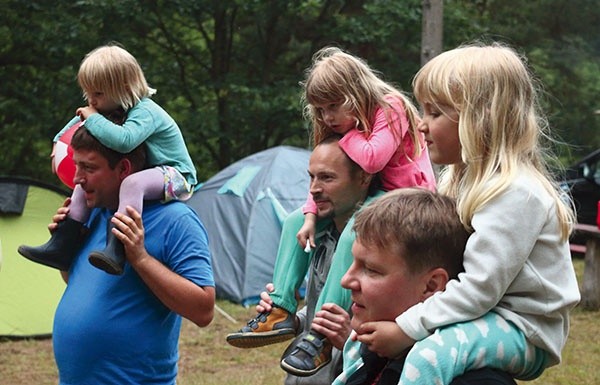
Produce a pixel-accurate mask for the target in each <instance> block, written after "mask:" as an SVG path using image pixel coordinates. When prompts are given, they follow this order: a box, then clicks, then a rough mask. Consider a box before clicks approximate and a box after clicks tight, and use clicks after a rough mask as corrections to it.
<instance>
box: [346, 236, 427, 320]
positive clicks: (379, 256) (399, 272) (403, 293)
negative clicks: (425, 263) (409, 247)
mask: <svg viewBox="0 0 600 385" xmlns="http://www.w3.org/2000/svg"><path fill="white" fill-rule="evenodd" d="M352 255H353V256H354V261H353V262H352V265H351V266H350V268H349V269H348V271H347V272H346V274H345V275H344V276H343V277H342V281H341V284H342V286H343V287H344V288H346V289H349V290H350V291H351V292H352V320H351V321H350V326H351V327H352V329H354V330H357V329H358V327H359V326H360V325H361V324H363V323H365V322H370V321H393V320H394V319H395V318H396V317H397V316H398V315H399V314H402V313H403V312H404V311H406V310H407V309H408V308H409V307H411V306H413V305H415V304H416V303H418V302H421V301H422V300H423V299H424V297H423V296H422V295H421V293H422V292H423V289H424V287H423V280H422V277H423V274H414V273H411V272H410V271H409V269H408V267H407V266H406V263H405V261H404V258H402V257H401V256H399V255H394V254H392V253H391V252H389V251H387V250H379V249H377V248H376V247H372V246H371V245H365V244H363V243H361V241H360V238H356V240H355V241H354V244H353V245H352Z"/></svg>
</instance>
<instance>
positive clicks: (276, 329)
mask: <svg viewBox="0 0 600 385" xmlns="http://www.w3.org/2000/svg"><path fill="white" fill-rule="evenodd" d="M297 328H298V321H297V320H296V315H295V314H291V313H289V312H288V311H287V310H285V309H282V308H280V307H276V306H273V309H271V311H270V312H265V313H259V314H258V315H257V316H256V317H255V318H253V319H251V320H250V321H248V324H247V325H246V326H244V327H243V328H241V329H240V330H239V331H237V332H235V333H230V334H228V335H227V342H228V343H229V344H230V345H233V346H235V347H237V348H258V347H260V346H265V345H270V344H275V343H278V342H283V341H285V340H289V339H290V338H294V337H295V336H296V330H297Z"/></svg>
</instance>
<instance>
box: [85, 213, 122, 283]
mask: <svg viewBox="0 0 600 385" xmlns="http://www.w3.org/2000/svg"><path fill="white" fill-rule="evenodd" d="M113 227H114V225H113V224H112V223H111V224H110V225H109V226H108V232H107V234H106V248H105V249H104V250H102V251H100V250H94V251H92V252H91V253H90V255H89V256H88V261H89V262H90V263H91V264H92V265H94V266H95V267H97V268H98V269H100V270H104V271H105V272H107V273H108V274H112V275H121V274H123V271H124V269H125V248H124V246H123V243H121V241H119V240H118V239H117V237H116V236H115V235H114V234H113V233H112V231H111V229H112V228H113Z"/></svg>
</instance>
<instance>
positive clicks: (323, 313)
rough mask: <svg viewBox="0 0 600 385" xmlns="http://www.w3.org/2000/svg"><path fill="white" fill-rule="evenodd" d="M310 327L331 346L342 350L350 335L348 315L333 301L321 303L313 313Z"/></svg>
mask: <svg viewBox="0 0 600 385" xmlns="http://www.w3.org/2000/svg"><path fill="white" fill-rule="evenodd" d="M310 327H311V329H312V330H314V331H316V332H318V333H321V334H322V335H324V336H325V337H327V339H328V340H329V342H331V344H332V345H333V346H335V347H336V348H338V349H339V350H342V349H343V347H344V344H345V343H346V340H347V339H348V336H349V335H350V331H351V330H352V329H351V328H350V315H349V314H348V312H347V311H345V310H344V309H342V308H341V307H339V306H338V305H336V304H334V303H326V304H323V306H322V307H321V310H319V311H318V312H317V313H316V314H315V318H314V319H313V321H312V324H311V325H310Z"/></svg>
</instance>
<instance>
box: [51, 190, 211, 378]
mask: <svg viewBox="0 0 600 385" xmlns="http://www.w3.org/2000/svg"><path fill="white" fill-rule="evenodd" d="M111 217H112V213H111V212H109V211H107V210H100V209H95V210H94V211H93V212H92V216H91V218H90V221H89V225H90V228H91V229H92V230H91V233H90V234H89V235H88V238H87V240H86V242H85V244H84V245H83V247H82V249H81V250H80V252H79V254H78V256H77V258H76V259H75V261H74V262H73V264H72V266H71V269H70V272H69V284H68V285H67V288H66V290H65V292H64V294H63V297H62V299H61V301H60V303H59V305H58V308H57V309H56V314H55V317H54V330H53V345H54V355H55V359H56V363H57V366H58V370H59V377H60V384H61V385H76V384H77V385H84V384H85V385H87V384H89V385H92V384H94V385H97V384H161V385H162V384H175V377H176V375H177V360H178V349H177V345H178V338H179V330H180V326H181V316H179V315H178V314H176V313H174V312H172V311H171V310H169V309H168V308H167V307H166V306H164V305H163V304H162V303H161V302H160V301H159V300H158V298H157V297H155V296H154V295H153V294H152V292H151V291H150V290H149V289H148V288H147V286H146V285H145V284H144V282H143V281H142V280H141V278H140V277H139V276H138V274H137V273H136V272H135V270H134V269H133V268H132V267H131V265H129V264H126V265H125V271H124V274H123V275H120V276H114V275H110V274H107V273H105V272H104V271H102V270H99V269H97V268H95V267H93V266H92V265H91V264H90V263H89V262H88V258H87V257H88V255H89V254H90V252H91V251H92V250H97V249H100V250H101V249H103V248H104V245H105V243H106V229H107V226H108V223H109V220H110V218H111ZM142 219H143V223H144V229H145V246H146V249H147V251H148V253H149V254H150V255H152V256H154V257H155V258H157V259H158V260H159V261H161V262H162V263H163V264H165V265H166V266H167V267H169V269H170V270H172V271H174V272H176V273H177V274H179V275H181V276H183V277H185V278H187V279H189V280H190V281H192V282H194V283H196V284H197V285H199V286H214V279H213V274H212V267H211V259H210V252H209V248H208V238H207V234H206V230H205V229H204V226H203V225H202V223H201V222H200V220H199V219H198V217H197V215H196V214H195V213H194V212H193V210H191V209H190V208H189V207H188V206H187V205H185V204H183V203H180V202H173V203H169V204H149V205H147V207H144V212H143V216H142Z"/></svg>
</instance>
